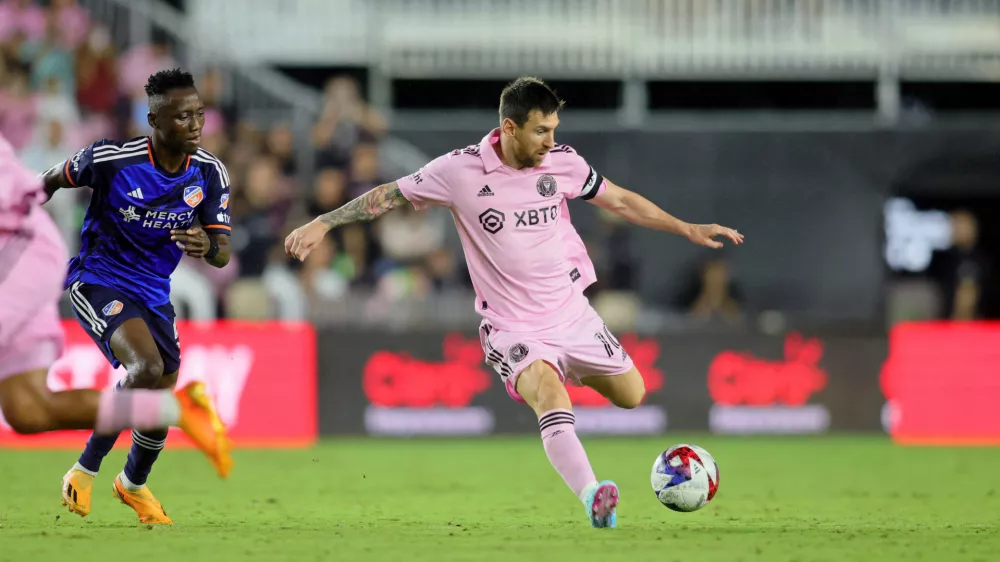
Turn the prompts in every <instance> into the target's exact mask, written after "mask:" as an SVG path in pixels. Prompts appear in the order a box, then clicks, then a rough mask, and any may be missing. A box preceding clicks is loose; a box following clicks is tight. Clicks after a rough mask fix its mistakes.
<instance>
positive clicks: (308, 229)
mask: <svg viewBox="0 0 1000 562" xmlns="http://www.w3.org/2000/svg"><path fill="white" fill-rule="evenodd" d="M328 231H329V228H327V226H326V225H325V224H323V223H322V222H320V221H318V220H314V221H311V222H309V223H307V224H304V225H302V226H300V227H298V228H296V229H295V230H293V231H292V233H291V234H289V235H288V237H287V238H285V253H286V254H288V255H289V256H290V257H293V258H295V259H297V260H299V261H305V259H306V257H307V256H308V255H309V253H310V252H312V251H313V248H315V247H316V246H318V245H319V243H320V242H322V241H323V237H324V236H326V233H327V232H328Z"/></svg>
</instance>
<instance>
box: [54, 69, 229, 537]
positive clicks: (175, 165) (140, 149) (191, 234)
mask: <svg viewBox="0 0 1000 562" xmlns="http://www.w3.org/2000/svg"><path fill="white" fill-rule="evenodd" d="M146 94H147V95H148V97H149V114H148V116H147V119H148V121H149V125H150V127H152V134H151V135H150V136H147V137H140V138H136V139H132V140H129V141H127V142H123V143H119V142H114V141H109V140H107V139H104V140H100V141H97V142H95V143H93V144H91V145H90V146H88V147H86V148H84V149H83V150H80V151H79V152H77V153H76V154H75V155H74V156H73V157H72V158H70V159H68V160H66V161H65V162H64V163H63V164H61V165H59V166H56V167H53V168H52V169H51V170H49V171H48V172H46V173H45V177H44V179H45V190H46V192H47V194H48V196H49V197H51V196H52V194H53V193H54V192H55V191H56V190H58V189H67V188H76V187H80V186H89V187H91V188H93V195H92V196H91V200H90V207H89V208H88V209H87V215H86V218H85V220H84V223H83V229H82V241H81V248H80V253H79V255H77V257H75V258H73V259H72V260H70V262H69V272H68V275H67V279H66V286H65V289H67V290H68V292H69V297H70V302H71V303H72V306H73V310H74V312H75V314H76V317H77V320H78V321H79V322H80V325H81V326H82V327H83V328H84V330H86V331H87V333H88V334H89V335H90V337H91V338H92V339H93V340H94V343H96V344H97V346H98V347H99V348H100V349H101V351H102V352H103V353H104V355H105V356H106V357H107V359H108V361H110V362H111V364H112V365H113V366H115V367H118V366H120V365H124V366H125V369H126V371H127V375H126V376H125V377H124V378H123V379H122V380H121V381H119V382H118V385H117V386H118V388H144V389H164V388H173V387H174V385H175V384H176V383H177V373H178V369H179V366H180V342H179V340H178V336H177V328H176V324H175V322H174V309H173V306H171V304H170V275H171V274H172V273H173V272H174V270H175V269H176V268H177V264H178V263H179V262H180V260H181V256H182V254H187V255H189V256H192V257H195V258H202V259H204V260H205V261H207V262H208V263H210V264H212V265H213V266H215V267H224V266H225V265H226V264H227V263H229V255H230V244H229V234H230V232H231V227H230V215H229V175H228V173H227V172H226V167H225V166H224V165H223V164H222V162H220V161H219V159H218V158H216V157H215V156H213V155H212V154H211V153H209V152H208V151H206V150H204V149H202V148H200V147H199V143H200V142H201V130H202V127H203V126H204V124H205V112H204V110H205V106H204V103H203V102H202V101H201V98H200V96H199V95H198V90H197V89H196V88H195V85H194V78H193V77H192V76H191V74H189V73H187V72H182V71H181V70H177V69H174V70H164V71H161V72H158V73H156V74H154V75H152V76H150V77H149V80H148V82H147V83H146ZM196 220H197V222H198V223H199V224H200V227H199V226H194V222H195V221H196ZM213 415H214V416H215V420H216V422H217V423H220V424H221V421H219V420H218V416H217V415H216V414H215V412H214V410H213ZM117 438H118V436H117V435H113V436H102V435H97V434H93V435H91V437H90V439H89V440H88V441H87V446H86V449H84V451H83V454H82V455H80V458H79V460H78V461H77V463H76V464H74V465H73V467H72V468H71V469H70V470H69V472H67V473H66V475H65V476H64V477H63V485H62V497H63V504H64V505H66V506H68V507H69V510H70V511H72V512H74V513H77V514H79V515H80V516H84V517H85V516H86V515H87V514H88V513H90V500H91V493H92V488H93V483H94V477H95V476H96V475H97V472H98V470H99V469H100V467H101V461H102V460H103V459H104V457H105V456H106V455H107V454H108V452H110V451H111V449H112V447H114V444H115V441H116V440H117ZM166 438H167V432H166V430H162V431H157V432H150V431H143V432H139V431H134V430H133V431H132V441H133V443H132V449H131V450H130V451H129V455H128V460H127V462H126V464H125V469H124V470H123V471H122V472H121V473H120V474H119V475H118V476H117V477H116V478H115V481H114V489H113V493H114V496H115V498H117V499H119V500H120V501H121V502H122V503H124V504H126V505H128V506H129V507H131V508H132V509H134V510H135V511H136V513H137V514H138V516H139V521H140V522H142V523H145V524H168V525H169V524H172V523H173V522H172V521H171V519H170V518H169V517H168V516H167V514H166V512H165V511H164V510H163V507H162V505H161V504H160V502H159V501H157V500H156V498H155V497H153V494H152V493H151V492H150V491H149V488H147V487H146V478H147V477H148V476H149V473H150V470H151V469H152V466H153V463H154V462H155V461H156V458H157V456H158V455H159V453H160V450H161V449H163V445H164V443H165V441H166Z"/></svg>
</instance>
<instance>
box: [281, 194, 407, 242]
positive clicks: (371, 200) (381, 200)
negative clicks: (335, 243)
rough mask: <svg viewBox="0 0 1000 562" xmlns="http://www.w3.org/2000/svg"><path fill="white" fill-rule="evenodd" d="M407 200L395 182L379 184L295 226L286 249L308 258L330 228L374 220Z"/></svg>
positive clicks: (287, 239) (286, 240) (286, 239)
mask: <svg viewBox="0 0 1000 562" xmlns="http://www.w3.org/2000/svg"><path fill="white" fill-rule="evenodd" d="M405 204H406V198H405V197H403V193H402V192H401V191H400V190H399V186H398V185H396V182H392V183H387V184H384V185H380V186H378V187H376V188H375V189H372V190H371V191H369V192H368V193H365V194H364V195H362V196H360V197H358V198H357V199H354V200H352V201H350V202H349V203H347V204H346V205H344V206H343V207H341V208H339V209H337V210H335V211H331V212H329V213H326V214H323V215H320V216H318V217H316V218H315V219H313V221H312V222H310V223H308V224H305V225H303V226H300V227H299V228H296V229H295V230H294V231H293V232H292V233H291V234H289V235H288V238H285V253H286V254H288V255H289V256H291V257H293V258H295V259H297V260H299V261H305V259H306V256H308V255H309V253H310V252H312V251H313V249H314V248H315V247H316V246H318V245H319V243H320V242H321V241H322V240H323V237H324V236H326V233H327V232H329V231H330V230H332V229H334V228H337V227H338V226H343V225H345V224H351V223H352V222H359V221H370V220H374V219H376V218H378V217H380V216H382V215H384V214H385V213H388V212H389V211H391V210H393V209H395V208H396V207H399V206H402V205H405Z"/></svg>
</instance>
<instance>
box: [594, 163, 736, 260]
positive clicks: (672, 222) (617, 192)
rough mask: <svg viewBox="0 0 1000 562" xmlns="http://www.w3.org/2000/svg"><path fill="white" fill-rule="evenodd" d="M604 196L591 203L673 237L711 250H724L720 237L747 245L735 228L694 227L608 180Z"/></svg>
mask: <svg viewBox="0 0 1000 562" xmlns="http://www.w3.org/2000/svg"><path fill="white" fill-rule="evenodd" d="M604 183H605V186H606V187H605V190H604V192H603V193H601V194H600V195H598V196H597V197H594V198H593V199H591V200H590V202H591V203H593V204H595V205H597V206H599V207H601V208H603V209H607V210H608V211H611V212H612V213H615V214H616V215H618V216H620V217H622V218H624V219H625V220H627V221H629V222H631V223H633V224H637V225H639V226H644V227H646V228H652V229H654V230H663V231H665V232H670V233H673V234H679V235H681V236H684V237H685V238H687V239H688V240H690V241H691V242H693V243H695V244H698V245H700V246H707V247H709V248H721V247H722V242H719V241H717V240H714V238H715V237H716V236H725V237H726V238H728V239H730V240H732V241H733V243H734V244H742V243H743V235H742V234H740V233H739V232H737V231H736V230H734V229H732V228H728V227H725V226H719V225H717V224H690V223H686V222H684V221H682V220H680V219H678V218H676V217H673V216H671V215H669V214H667V212H666V211H664V210H663V209H661V208H659V207H657V206H656V204H655V203H653V202H652V201H650V200H649V199H646V198H645V197H643V196H642V195H639V194H638V193H635V192H633V191H629V190H627V189H625V188H623V187H620V186H617V185H615V184H613V183H611V182H610V181H609V180H607V179H605V180H604Z"/></svg>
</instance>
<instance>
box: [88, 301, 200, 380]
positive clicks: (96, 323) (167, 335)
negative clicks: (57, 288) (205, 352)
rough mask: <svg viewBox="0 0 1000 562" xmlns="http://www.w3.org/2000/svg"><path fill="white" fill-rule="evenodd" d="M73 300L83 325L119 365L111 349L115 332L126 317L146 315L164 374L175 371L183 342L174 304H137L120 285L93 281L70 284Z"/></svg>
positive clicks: (112, 362)
mask: <svg viewBox="0 0 1000 562" xmlns="http://www.w3.org/2000/svg"><path fill="white" fill-rule="evenodd" d="M69 297H70V303H72V305H73V312H74V313H75V314H76V319H77V321H78V322H79V323H80V326H82V327H83V329H84V330H85V331H86V332H87V334H89V335H90V338H91V339H92V340H94V343H96V344H97V347H99V348H100V349H101V352H102V353H104V356H105V357H107V359H108V361H110V362H111V365H112V366H114V367H115V368H118V367H119V366H120V365H121V362H120V361H118V359H117V358H116V357H115V354H114V352H112V351H111V336H112V335H113V334H114V333H115V330H117V329H118V327H119V326H121V325H122V324H123V323H124V322H125V321H126V320H129V319H131V318H142V320H143V321H144V322H145V323H146V327H147V328H149V333H150V334H152V335H153V340H154V341H155V342H156V347H157V348H159V350H160V359H162V360H163V374H164V375H170V374H173V373H175V372H176V371H177V370H178V369H179V368H180V365H181V344H180V340H179V339H178V337H177V324H176V323H175V322H174V307H173V305H171V304H170V303H167V304H165V305H162V306H158V307H156V308H146V307H144V306H138V305H136V304H135V303H134V302H133V301H132V300H131V299H129V298H128V297H126V296H125V295H124V293H122V292H121V291H119V290H117V289H112V288H110V287H105V286H103V285H94V284H91V283H80V282H79V281H77V282H75V283H73V284H72V285H70V287H69Z"/></svg>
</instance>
